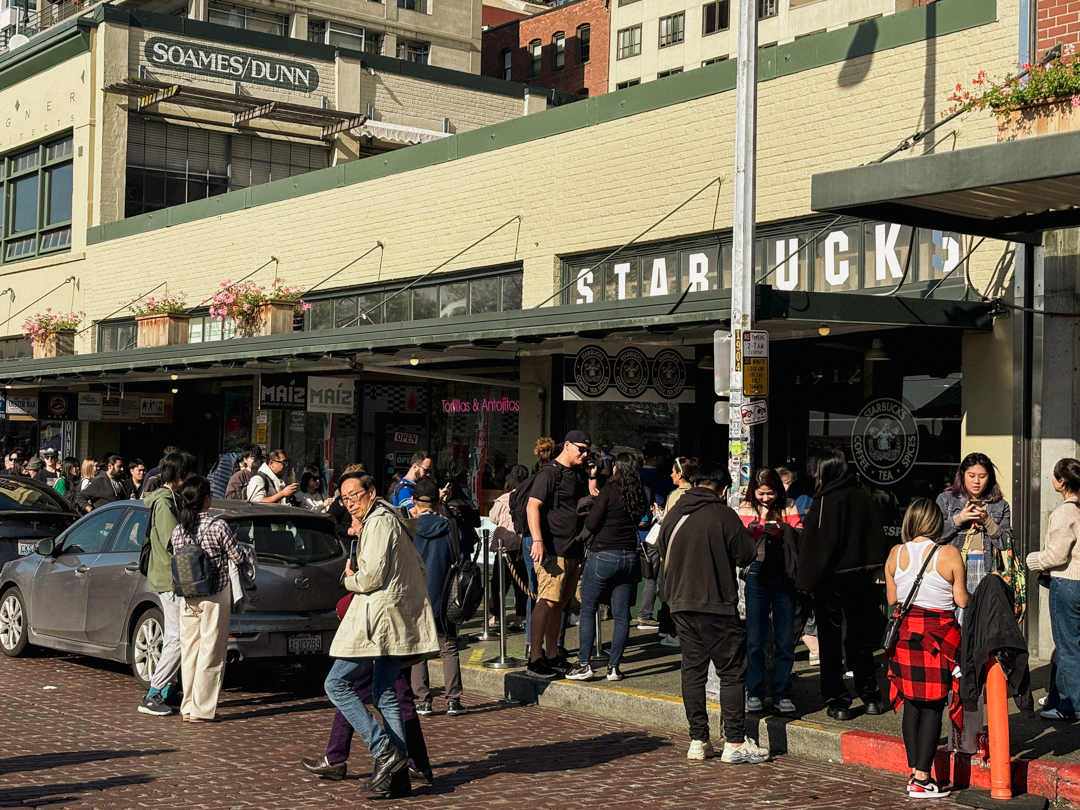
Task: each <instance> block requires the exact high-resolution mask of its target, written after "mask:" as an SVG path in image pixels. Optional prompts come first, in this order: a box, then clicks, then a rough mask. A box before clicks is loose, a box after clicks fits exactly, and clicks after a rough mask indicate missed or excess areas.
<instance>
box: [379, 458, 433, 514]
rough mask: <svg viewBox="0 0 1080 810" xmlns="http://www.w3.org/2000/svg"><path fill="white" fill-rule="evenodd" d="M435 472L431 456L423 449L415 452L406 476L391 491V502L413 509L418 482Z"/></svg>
mask: <svg viewBox="0 0 1080 810" xmlns="http://www.w3.org/2000/svg"><path fill="white" fill-rule="evenodd" d="M433 473H434V468H433V465H432V462H431V457H430V456H428V454H427V453H425V452H424V451H423V450H418V451H417V452H415V453H413V457H412V466H410V467H409V471H408V472H407V473H405V477H404V478H402V479H401V480H400V481H398V482H397V484H395V485H394V489H393V490H392V491H391V493H390V501H391V503H393V504H394V506H404V507H407V508H409V509H412V508H413V490H414V489H416V482H417V481H422V480H424V479H425V478H430V477H431V475H432V474H433Z"/></svg>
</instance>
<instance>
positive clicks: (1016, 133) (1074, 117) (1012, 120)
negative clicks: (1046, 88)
mask: <svg viewBox="0 0 1080 810" xmlns="http://www.w3.org/2000/svg"><path fill="white" fill-rule="evenodd" d="M1077 129H1080V105H1074V104H1073V103H1072V102H1071V101H1068V102H1058V103H1056V104H1038V105H1035V106H1032V107H1024V108H1023V109H1022V110H1014V111H1013V112H1011V113H1009V114H1008V115H1007V116H1004V117H1002V118H999V119H998V141H1015V140H1017V139H1018V138H1031V137H1034V136H1036V135H1056V134H1058V133H1059V132H1072V131H1074V130H1077Z"/></svg>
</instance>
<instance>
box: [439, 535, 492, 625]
mask: <svg viewBox="0 0 1080 810" xmlns="http://www.w3.org/2000/svg"><path fill="white" fill-rule="evenodd" d="M450 539H451V540H452V541H453V544H454V559H455V562H454V564H453V565H451V566H450V570H448V571H447V572H446V582H445V584H444V585H443V603H442V615H443V617H444V618H445V619H446V621H448V622H449V623H450V624H453V625H455V626H460V625H462V624H464V623H465V622H467V621H469V619H471V618H472V617H473V616H475V615H476V611H477V610H478V609H479V608H480V603H481V602H483V601H484V582H483V577H482V576H481V574H480V567H479V566H478V565H477V564H476V560H477V558H479V556H480V546H481V544H480V543H477V544H476V553H475V554H474V555H473V558H472V559H469V558H468V557H465V556H463V555H462V553H461V546H460V544H459V543H458V529H457V524H456V523H455V522H454V520H453V518H451V519H450Z"/></svg>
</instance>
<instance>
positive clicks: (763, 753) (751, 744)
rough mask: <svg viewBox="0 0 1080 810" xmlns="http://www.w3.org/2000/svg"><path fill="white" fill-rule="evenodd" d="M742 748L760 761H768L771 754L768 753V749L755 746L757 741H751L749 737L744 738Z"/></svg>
mask: <svg viewBox="0 0 1080 810" xmlns="http://www.w3.org/2000/svg"><path fill="white" fill-rule="evenodd" d="M743 748H746V749H748V750H749V751H750V753H752V754H754V755H755V756H759V757H761V758H762V759H768V758H769V757H770V756H772V754H770V753H769V749H768V748H762V747H761V746H760V745H758V744H757V741H755V740H752V739H750V738H749V737H746V738H745V739H744V740H743Z"/></svg>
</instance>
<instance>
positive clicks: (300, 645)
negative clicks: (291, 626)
mask: <svg viewBox="0 0 1080 810" xmlns="http://www.w3.org/2000/svg"><path fill="white" fill-rule="evenodd" d="M288 642H289V655H311V654H312V653H321V652H322V634H321V633H296V634H295V635H291V636H289V637H288Z"/></svg>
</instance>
